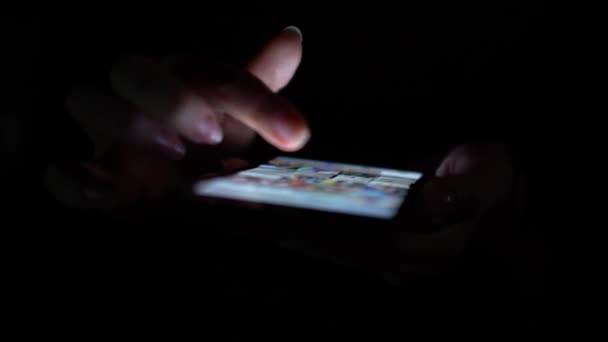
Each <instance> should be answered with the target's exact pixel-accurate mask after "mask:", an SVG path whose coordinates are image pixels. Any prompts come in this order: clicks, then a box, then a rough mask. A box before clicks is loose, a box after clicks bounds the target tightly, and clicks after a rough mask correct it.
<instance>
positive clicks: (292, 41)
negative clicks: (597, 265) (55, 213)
mask: <svg viewBox="0 0 608 342" xmlns="http://www.w3.org/2000/svg"><path fill="white" fill-rule="evenodd" d="M301 58H302V41H301V33H300V31H299V30H298V29H296V28H293V27H290V28H287V29H285V30H283V31H282V32H280V33H279V34H278V35H277V36H275V37H274V38H273V39H271V40H270V41H269V42H267V43H266V44H265V45H264V46H263V47H262V48H261V49H260V50H259V52H258V53H257V54H256V55H255V56H254V57H253V58H252V59H251V61H250V62H249V63H248V64H247V65H246V67H245V68H244V69H240V68H237V67H231V66H225V65H201V63H200V62H198V61H196V60H193V58H182V57H175V58H172V59H170V60H168V61H164V62H160V61H156V60H152V59H149V58H145V57H139V56H130V57H125V58H122V59H120V60H118V61H116V63H115V64H114V65H113V67H112V69H111V71H110V75H109V80H110V84H111V89H110V90H104V89H101V88H96V87H93V86H88V85H86V86H80V87H76V88H75V89H74V90H73V91H71V93H70V94H69V95H68V109H69V111H70V113H71V114H72V115H73V117H74V119H75V120H76V121H77V122H78V123H79V124H80V126H81V127H82V128H83V129H84V131H85V132H86V133H87V134H88V135H89V136H90V137H91V139H92V140H93V142H94V145H95V150H96V153H95V156H94V158H93V160H91V161H89V162H85V163H75V162H66V163H57V164H56V165H52V166H51V167H50V168H49V170H48V172H47V177H46V181H47V185H48V187H49V189H50V191H51V192H52V193H53V194H54V195H55V196H56V197H57V198H58V199H59V200H61V201H63V202H64V203H66V204H68V205H70V206H75V207H93V208H112V207H118V206H124V205H127V204H129V203H132V202H134V201H137V200H138V199H140V198H142V197H148V196H156V195H161V194H163V193H164V192H165V191H167V190H168V189H170V188H171V187H172V186H174V185H175V182H176V181H177V179H178V178H179V175H180V172H181V168H182V166H183V165H182V164H183V160H184V159H185V157H189V158H193V159H195V160H196V161H197V163H196V164H197V166H199V167H200V165H206V166H208V167H209V170H210V171H217V169H214V168H216V167H218V166H219V167H222V166H225V167H230V164H234V163H235V160H234V159H232V160H230V159H225V158H228V157H229V156H233V155H238V153H239V152H241V151H244V150H245V149H246V148H247V147H248V146H249V145H250V144H251V143H252V142H253V141H254V139H255V138H256V136H260V137H262V138H263V139H264V140H266V141H267V142H268V143H269V144H271V145H273V146H274V147H276V148H278V149H280V150H283V151H295V150H298V149H300V148H301V147H303V146H304V145H305V144H306V142H307V140H308V139H309V136H310V132H309V128H308V124H307V121H306V120H305V118H304V116H303V115H302V114H301V113H300V112H299V111H298V110H297V109H296V108H295V107H294V106H293V105H292V104H291V103H290V102H289V101H287V100H286V99H285V98H283V97H281V96H280V95H278V94H277V92H278V91H280V90H281V89H282V88H283V87H285V86H286V85H287V84H288V83H289V82H290V80H291V79H292V77H293V75H294V74H295V72H296V70H297V68H298V66H299V64H300V60H301ZM236 163H237V164H238V160H237V161H236ZM198 171H201V172H204V171H205V170H198Z"/></svg>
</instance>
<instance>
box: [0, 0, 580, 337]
mask: <svg viewBox="0 0 608 342" xmlns="http://www.w3.org/2000/svg"><path fill="white" fill-rule="evenodd" d="M201 6H202V7H201V9H197V8H196V7H199V6H198V5H196V6H195V5H194V4H192V5H191V6H190V7H178V6H177V5H176V6H169V5H166V4H165V5H163V6H162V7H160V8H156V9H153V8H147V9H146V11H141V12H126V11H125V10H123V9H118V8H107V7H96V6H93V5H92V6H90V7H89V8H88V9H87V10H86V11H85V10H82V9H74V10H73V11H72V12H68V11H66V12H63V13H52V14H51V13H46V14H45V13H38V14H31V13H29V14H27V15H26V14H23V13H15V14H14V15H6V18H3V22H2V31H3V33H2V34H3V35H2V37H3V45H4V48H3V51H4V53H3V56H2V58H3V60H2V68H3V79H2V84H3V94H4V99H5V101H4V106H5V108H6V110H5V111H3V115H2V120H3V122H2V138H3V140H2V153H3V155H4V161H3V165H4V169H3V173H4V174H5V175H6V176H5V177H3V185H4V187H5V189H8V191H6V192H5V194H7V196H6V198H7V200H8V201H7V202H8V204H9V206H8V207H5V208H11V210H7V211H6V213H7V214H8V215H7V216H8V217H13V216H14V217H16V220H15V221H10V220H9V219H8V218H7V219H6V220H5V221H4V222H3V223H2V226H3V231H4V232H6V233H8V236H7V239H5V241H6V242H7V243H8V244H9V245H10V247H11V248H7V249H6V250H7V252H8V254H9V257H8V258H7V259H6V260H7V263H8V265H9V269H10V270H12V271H14V273H11V274H15V276H11V277H10V279H12V280H11V282H12V283H13V284H14V285H15V288H16V289H18V290H19V291H15V292H14V297H15V298H22V300H23V301H24V303H27V304H26V305H24V306H18V307H20V310H21V311H23V314H24V315H26V316H28V315H29V314H30V313H31V311H35V312H36V313H37V314H36V315H35V316H37V317H39V318H40V320H41V321H42V322H51V321H52V318H58V317H59V320H60V321H62V322H63V323H62V324H58V325H55V324H52V323H49V326H54V327H55V328H54V329H57V331H64V330H65V329H67V330H71V327H73V326H74V325H84V326H88V324H89V323H90V324H92V325H94V326H96V327H97V329H98V330H105V329H106V327H114V326H120V325H123V324H124V325H131V322H132V321H133V320H138V319H136V318H141V317H142V314H143V315H146V317H147V315H150V316H152V317H153V318H155V319H157V320H158V321H160V322H165V323H166V322H167V321H168V320H169V318H176V316H179V317H180V318H179V319H177V320H178V321H180V322H181V323H182V324H184V325H185V326H188V327H191V326H192V325H194V326H198V325H199V324H204V323H209V322H208V319H203V318H202V317H201V313H202V312H203V311H209V312H211V313H213V315H214V316H215V318H217V320H218V321H219V322H222V325H221V326H222V327H224V326H225V327H226V328H225V329H228V330H224V331H226V332H229V333H230V334H232V333H233V332H241V333H243V334H245V335H247V334H248V333H249V332H259V333H261V334H262V335H263V336H264V335H266V334H268V333H271V335H274V334H275V333H276V330H275V329H276V328H277V327H284V328H287V330H289V331H290V332H291V334H293V335H295V336H300V332H303V331H309V330H311V331H316V327H319V326H320V327H330V328H334V330H335V331H336V332H337V333H338V335H337V336H341V334H346V333H352V332H354V333H355V334H358V333H359V332H363V331H368V332H371V334H372V336H374V335H375V334H379V333H381V332H382V333H385V332H387V331H396V332H397V333H398V334H401V335H400V336H398V337H404V335H405V336H407V334H408V330H409V329H412V328H414V327H417V328H420V329H422V330H423V331H434V330H441V329H442V328H441V327H449V329H457V330H458V331H463V332H470V331H475V330H477V329H479V327H480V326H482V327H488V328H489V327H496V328H501V329H505V330H509V329H520V328H524V329H526V328H527V327H530V326H543V323H546V322H548V321H550V318H549V317H550V315H548V311H549V310H545V309H547V308H548V307H547V306H545V304H546V303H545V302H543V301H542V300H543V298H544V299H546V298H550V293H549V292H548V291H549V290H546V289H543V288H542V286H541V287H540V288H538V286H540V285H539V284H540V283H543V282H542V281H540V280H539V279H544V278H545V276H546V274H545V273H536V272H533V273H532V274H527V275H526V276H525V277H524V278H523V279H521V278H514V277H513V276H512V274H511V273H509V272H508V271H505V269H504V268H501V267H500V266H496V265H494V264H492V263H491V261H486V260H478V261H477V263H476V267H477V268H475V272H473V273H474V275H475V276H472V275H471V274H467V275H464V276H463V275H458V276H453V277H452V276H450V277H447V278H446V279H425V280H423V281H421V282H420V283H419V284H417V285H416V286H412V288H413V289H408V290H400V289H392V288H387V287H385V286H383V285H382V284H381V283H379V282H376V280H373V279H369V278H367V277H366V276H365V275H360V274H357V273H354V274H353V273H351V272H349V271H346V270H342V269H340V268H338V269H336V268H334V266H331V265H326V264H323V263H317V262H316V261H310V260H307V259H305V258H301V257H300V256H297V255H291V254H289V253H287V254H286V253H285V252H282V251H277V250H275V249H273V248H272V247H270V246H263V247H260V246H257V245H256V246H251V244H249V243H247V242H246V241H239V240H236V241H235V240H232V239H229V240H226V238H225V237H220V236H217V235H215V233H210V232H207V231H206V230H204V226H205V213H200V215H195V216H194V217H180V216H178V217H176V215H175V212H172V211H171V210H170V209H167V211H166V212H162V211H161V212H156V213H154V214H151V213H146V214H144V215H142V216H141V217H139V218H138V219H137V220H135V222H132V221H124V222H115V221H112V220H108V219H107V218H104V217H100V216H98V215H96V214H92V213H83V212H78V211H73V210H69V209H66V208H63V207H61V206H60V205H59V204H58V203H56V202H55V201H53V200H52V199H51V197H50V196H49V195H48V194H47V193H46V191H45V189H44V186H43V182H42V181H43V173H44V169H45V167H46V165H47V164H48V163H49V162H52V161H54V160H57V159H70V158H74V159H78V158H85V157H86V156H87V153H89V152H90V148H91V146H90V145H89V143H88V141H87V139H86V137H85V136H84V135H83V134H82V133H81V132H80V131H79V129H78V127H77V126H76V125H75V124H74V123H73V122H72V121H71V119H70V118H69V116H68V114H67V113H66V111H65V108H64V96H65V92H66V91H67V90H68V89H69V87H70V86H72V85H73V84H75V83H78V82H82V81H100V82H105V80H106V77H107V69H108V67H109V65H110V63H111V62H112V61H113V60H114V59H115V58H116V57H118V56H120V55H121V54H123V53H125V52H143V53H147V54H150V55H153V56H158V57H162V56H165V55H167V54H171V53H174V52H176V51H183V50H186V51H197V52H199V53H200V54H201V55H203V56H205V57H206V58H209V59H211V60H218V61H222V62H226V61H227V62H232V63H237V64H242V63H244V62H245V61H246V60H247V58H248V56H251V55H252V54H253V52H254V51H255V49H256V47H257V46H259V45H260V44H261V43H262V42H264V41H265V40H266V39H268V38H269V37H271V36H272V35H273V34H275V33H276V32H278V31H279V30H281V29H282V28H283V27H285V26H287V25H296V26H298V27H299V28H300V29H301V30H302V31H303V36H304V41H303V45H304V57H303V63H302V66H301V68H300V69H299V71H298V73H297V74H296V77H295V78H294V80H293V82H292V83H291V84H290V85H289V86H288V87H287V88H286V89H285V91H284V94H285V95H286V96H288V97H289V98H290V99H292V100H293V101H294V102H295V103H296V105H298V106H299V107H300V108H301V109H302V110H303V111H304V113H305V114H306V115H307V116H308V117H309V118H310V120H311V124H312V129H313V139H312V140H311V143H310V144H309V145H308V146H307V147H306V148H305V149H304V150H303V151H301V152H300V153H299V154H300V155H303V156H306V157H311V158H319V159H327V160H338V161H345V162H356V163H360V164H375V165H380V166H388V167H400V166H403V165H406V164H407V162H408V161H411V160H413V159H416V158H419V157H424V156H426V155H429V154H431V153H435V152H438V151H443V150H444V149H445V148H448V147H449V146H453V145H455V144H457V143H462V142H469V141H476V140H479V139H504V140H506V141H508V142H509V143H510V144H511V145H512V146H513V147H514V148H515V150H516V151H517V152H518V153H520V154H521V158H522V160H524V161H525V165H526V167H527V171H528V172H529V173H530V175H531V180H532V181H531V193H530V195H529V202H530V203H531V204H529V207H530V209H529V216H528V217H527V219H528V220H529V222H528V224H529V225H530V226H534V227H536V230H535V231H534V234H535V235H534V240H535V239H536V237H537V236H538V235H537V234H540V237H541V238H542V240H544V241H545V243H547V244H549V245H551V243H553V240H554V239H556V237H555V235H556V234H558V233H557V232H551V227H553V225H552V224H553V222H552V221H551V219H548V215H547V214H548V213H549V212H550V211H551V210H552V209H553V208H554V207H553V206H554V205H555V204H556V203H555V202H551V201H552V200H553V201H555V198H554V197H552V196H551V195H549V194H550V191H551V190H552V189H553V188H554V181H556V180H558V179H559V178H560V177H559V176H558V175H555V176H547V174H546V170H547V168H551V167H552V166H553V165H555V161H556V157H561V158H563V156H564V155H566V156H570V155H571V153H570V151H572V150H573V149H574V147H573V144H572V143H571V141H570V140H567V139H564V137H565V136H568V135H567V134H565V133H564V132H565V131H566V128H568V132H572V131H573V130H574V131H575V129H574V126H573V125H570V123H569V122H564V120H563V119H560V117H559V115H557V113H558V112H562V111H563V110H564V109H565V108H567V106H568V105H569V100H571V98H569V97H568V96H565V95H564V94H566V95H568V94H572V93H571V92H570V90H569V89H570V87H571V86H572V84H571V83H569V82H567V80H568V79H569V77H571V73H572V70H571V68H569V66H570V64H569V63H571V62H572V60H571V58H570V54H571V53H572V49H573V47H572V46H571V45H569V43H568V41H567V39H568V37H567V35H565V34H564V32H565V31H567V30H564V25H565V24H567V23H565V22H564V21H562V20H557V18H556V17H553V16H552V15H551V8H550V7H547V6H544V5H543V4H540V3H537V2H523V3H521V4H518V3H514V2H508V3H506V2H505V3H494V2H493V3H492V4H491V5H488V4H485V5H479V4H461V3H459V2H458V3H457V2H454V3H451V4H450V3H448V4H439V3H432V4H431V3H429V4H425V5H419V4H417V5H412V4H404V7H401V8H398V7H397V5H394V6H392V7H390V8H389V7H383V6H380V5H376V6H375V5H372V4H366V5H365V6H360V8H357V6H347V7H343V8H342V9H341V10H339V11H330V10H327V9H320V8H318V7H316V6H308V5H306V4H293V6H291V4H290V6H287V4H284V5H283V7H277V8H272V9H264V10H262V9H259V8H258V11H256V12H250V13H246V14H245V13H241V14H234V15H232V14H230V15H229V14H227V12H221V13H222V14H217V13H218V12H217V11H215V10H213V11H212V10H211V9H209V8H207V9H206V8H205V5H204V4H203V5H201ZM580 121H582V119H580V118H579V121H578V122H580ZM568 125H570V126H568ZM569 134H570V133H569ZM14 207H16V208H17V209H18V210H12V208H14ZM11 214H15V215H11ZM270 219H271V218H270ZM35 220H42V221H38V222H35ZM150 222H154V223H156V224H155V225H152V224H151V223H150ZM28 223H33V225H28ZM256 224H260V223H256ZM543 251H545V250H543ZM486 262H487V263H488V264H486ZM525 263H526V262H524V264H525ZM479 270H483V272H482V273H483V276H482V277H480V276H479ZM547 271H548V270H542V271H540V270H539V272H547ZM526 277H528V278H526ZM463 279H464V280H463ZM505 279H507V281H505ZM520 282H523V283H527V285H526V286H523V290H522V287H521V286H519V285H521V284H519V283H520ZM209 286H211V287H212V289H208V288H207V287H209ZM549 287H550V286H549ZM421 289H423V291H422V290H421ZM539 298H540V299H539ZM18 301H20V300H19V299H18ZM211 303H215V305H212V304H211ZM243 304H247V305H243ZM216 306H217V307H219V308H223V309H224V310H226V311H227V312H226V313H221V314H220V313H219V312H220V311H215V308H216ZM243 306H244V307H246V309H244V308H243ZM368 306H371V308H368ZM24 307H26V308H31V309H32V310H31V311H30V310H29V309H24ZM264 307H265V308H268V309H269V310H270V312H271V314H270V315H261V314H260V311H259V310H261V308H264ZM64 310H67V311H68V313H66V314H65V315H64V314H58V312H60V311H64ZM306 310H312V312H313V314H312V315H310V314H303V313H304V312H306ZM388 310H397V312H398V313H397V314H390V313H389V311H388ZM471 310H472V311H471ZM106 311H107V312H108V314H105V312H106ZM167 311H169V312H171V313H175V316H173V315H172V314H169V315H168V316H173V317H167ZM192 311H193V312H194V313H191V312H192ZM222 311H223V310H222ZM85 312H94V313H96V314H99V315H101V317H102V318H101V319H99V320H97V319H93V318H90V317H89V316H88V314H84V313H85ZM102 312H103V313H102ZM465 312H467V313H466V314H465ZM471 312H472V313H471ZM81 313H82V314H81ZM370 313H371V314H370ZM292 315H293V316H292ZM18 316H19V315H17V316H16V317H18ZM28 317H29V316H28ZM303 318H307V319H303ZM456 318H458V319H456ZM166 320H167V321H166ZM68 322H69V323H68ZM76 322H78V323H76ZM100 322H104V323H101V325H97V324H99V323H100ZM117 322H122V323H120V324H117V325H115V324H113V323H117ZM530 322H532V323H530ZM408 323H411V324H408ZM164 325H165V324H164V323H163V324H160V325H158V326H156V327H155V328H158V327H159V326H164ZM313 328H314V329H313ZM141 329H143V330H154V329H152V328H150V327H149V326H147V325H143V326H142V328H141ZM222 329H223V328H222ZM427 329H428V330H427ZM446 329H448V328H446ZM454 331H456V330H454ZM198 332H199V333H200V334H202V335H204V334H205V333H206V330H205V331H198ZM277 334H278V333H277ZM279 336H282V335H279ZM289 336H290V337H291V336H292V335H289ZM288 339H291V338H288Z"/></svg>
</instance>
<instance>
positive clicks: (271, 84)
mask: <svg viewBox="0 0 608 342" xmlns="http://www.w3.org/2000/svg"><path fill="white" fill-rule="evenodd" d="M301 60H302V32H301V31H300V29H298V28H297V27H295V26H289V27H287V28H285V29H284V30H283V31H281V33H279V34H278V35H277V36H275V37H274V38H272V39H271V40H270V41H268V42H267V43H266V44H265V45H264V46H263V47H262V48H261V49H260V50H259V52H258V53H257V54H256V55H255V57H254V58H252V60H251V61H250V62H249V64H248V65H247V70H249V72H251V73H252V74H253V75H254V76H256V77H257V78H259V79H260V80H261V81H262V82H264V84H266V85H267V86H268V88H270V89H271V90H272V91H275V92H276V91H279V90H281V89H282V88H283V87H285V86H286V85H287V84H288V83H289V81H290V80H291V79H292V78H293V76H294V74H295V72H296V70H297V69H298V66H299V65H300V62H301Z"/></svg>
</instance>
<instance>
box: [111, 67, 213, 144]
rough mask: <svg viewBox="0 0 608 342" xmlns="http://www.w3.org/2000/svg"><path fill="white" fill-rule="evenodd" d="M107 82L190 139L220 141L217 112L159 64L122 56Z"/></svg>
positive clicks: (128, 98)
mask: <svg viewBox="0 0 608 342" xmlns="http://www.w3.org/2000/svg"><path fill="white" fill-rule="evenodd" d="M110 83H111V85H112V88H113V89H114V90H115V91H116V92H117V93H118V94H119V95H120V96H122V97H123V98H124V99H126V100H127V101H129V102H130V103H132V104H133V105H134V106H135V107H137V108H139V109H141V111H142V113H144V114H147V115H149V116H150V117H151V118H153V119H154V120H155V121H158V122H159V123H160V124H162V125H167V126H169V127H173V128H174V129H176V130H177V132H179V133H180V134H181V135H183V136H185V137H186V138H188V139H189V140H191V141H193V142H196V143H204V144H217V143H219V142H221V141H222V139H223V133H222V129H221V126H220V123H219V120H218V115H217V114H218V113H216V112H214V110H213V108H211V106H209V104H207V103H206V101H205V100H204V98H203V97H201V96H198V95H196V94H193V93H192V92H191V91H190V89H188V88H187V87H186V86H185V85H183V84H182V83H181V82H180V81H179V80H178V79H177V78H176V77H175V76H174V75H173V74H172V73H171V72H170V71H169V70H168V69H166V68H165V67H164V66H162V65H161V64H160V63H157V62H155V61H153V60H151V59H147V58H144V57H136V56H129V57H124V58H121V59H119V60H118V61H117V62H116V63H115V64H114V65H113V67H112V69H111V71H110Z"/></svg>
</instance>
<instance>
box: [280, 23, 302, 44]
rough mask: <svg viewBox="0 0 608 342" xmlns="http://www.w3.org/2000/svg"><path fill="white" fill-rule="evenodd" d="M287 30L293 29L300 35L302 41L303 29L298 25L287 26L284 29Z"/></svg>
mask: <svg viewBox="0 0 608 342" xmlns="http://www.w3.org/2000/svg"><path fill="white" fill-rule="evenodd" d="M285 31H291V32H295V33H297V34H298V36H299V37H300V41H303V37H302V30H300V29H299V28H298V27H296V26H293V25H291V26H287V27H286V28H284V29H283V32H285Z"/></svg>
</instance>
